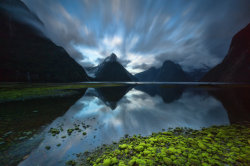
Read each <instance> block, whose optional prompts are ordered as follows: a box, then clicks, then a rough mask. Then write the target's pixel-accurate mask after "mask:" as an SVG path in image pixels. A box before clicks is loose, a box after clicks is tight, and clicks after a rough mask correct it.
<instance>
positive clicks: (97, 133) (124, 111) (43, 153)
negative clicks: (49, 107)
mask: <svg viewBox="0 0 250 166" xmlns="http://www.w3.org/2000/svg"><path fill="white" fill-rule="evenodd" d="M83 123H84V124H85V125H89V126H90V127H89V128H86V129H84V128H82V129H83V130H84V131H86V133H87V135H86V136H83V134H82V132H77V131H74V132H73V133H72V134H71V135H70V136H68V134H67V129H70V128H74V126H75V125H80V126H81V125H82V124H83ZM228 124H230V120H229V118H228V114H227V111H226V110H225V108H224V107H223V104H222V103H221V102H220V101H219V100H217V99H216V98H215V97H213V95H211V94H210V93H208V92H207V90H205V89H203V88H190V87H180V86H176V87H161V86H159V85H154V86H152V85H151V86H149V85H143V86H134V87H129V86H124V87H115V88H114V87H112V88H97V89H93V88H89V89H87V91H86V93H85V95H84V96H83V97H82V98H80V99H79V100H78V101H77V102H76V103H75V104H74V105H73V106H71V108H70V109H69V110H68V111H67V112H66V113H65V114H64V115H63V116H61V117H58V118H57V119H56V120H54V121H53V122H52V123H51V124H50V125H49V126H48V127H47V128H46V129H45V130H44V132H45V133H47V131H48V130H49V129H50V128H51V127H53V128H58V126H62V128H63V131H62V132H60V134H59V135H57V136H52V135H51V134H49V133H47V134H46V135H45V138H44V140H43V141H42V142H41V144H40V145H39V146H38V147H36V148H35V149H34V150H33V151H32V153H31V154H30V156H29V157H28V158H27V159H26V160H24V161H23V162H21V164H20V165H36V164H40V165H63V163H64V162H65V161H66V160H69V159H71V158H72V157H74V156H72V154H73V153H80V152H84V151H86V150H88V151H91V150H93V149H94V148H96V147H97V146H100V145H102V144H110V143H112V142H113V141H118V140H119V139H120V138H121V137H123V136H124V135H125V134H128V135H133V134H141V135H150V134H151V133H152V132H159V131H161V130H162V129H167V128H175V127H188V128H193V129H200V128H202V127H209V126H212V125H228ZM65 135H66V136H67V137H66V138H61V137H62V136H65ZM59 143H60V144H61V146H60V147H57V146H56V145H57V144H59ZM48 145H49V146H51V149H50V150H46V149H45V146H48Z"/></svg>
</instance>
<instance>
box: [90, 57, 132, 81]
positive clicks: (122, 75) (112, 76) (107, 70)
mask: <svg viewBox="0 0 250 166" xmlns="http://www.w3.org/2000/svg"><path fill="white" fill-rule="evenodd" d="M87 72H88V74H89V75H90V76H92V77H93V78H94V80H96V81H134V80H135V77H134V76H133V75H132V74H130V73H129V72H128V71H127V70H126V69H125V68H124V67H123V66H122V65H121V64H120V63H119V62H118V60H117V56H116V55H115V54H114V53H112V54H111V55H110V56H108V57H107V58H105V59H104V61H103V62H102V63H101V64H99V65H98V66H96V67H92V68H89V69H88V70H87Z"/></svg>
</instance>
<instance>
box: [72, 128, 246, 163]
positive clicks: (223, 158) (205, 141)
mask: <svg viewBox="0 0 250 166" xmlns="http://www.w3.org/2000/svg"><path fill="white" fill-rule="evenodd" d="M77 157H78V159H77V160H76V161H75V162H70V163H73V164H74V165H84V166H85V165H94V166H111V165H119V166H125V165H129V166H137V165H139V166H144V165H145V166H146V165H149V166H151V165H202V166H207V165H219V166H220V165H242V166H243V165H248V164H249V163H250V125H249V124H248V125H244V126H241V125H231V126H213V127H210V128H204V129H202V130H192V129H183V128H176V129H174V130H168V131H166V132H159V133H153V134H152V135H151V136H146V137H142V136H140V135H134V136H132V137H128V138H123V139H121V140H120V141H119V142H118V143H115V144H112V145H108V146H107V145H103V146H102V147H99V148H97V149H96V150H95V151H93V152H91V153H84V154H78V155H77ZM68 164H69V163H68Z"/></svg>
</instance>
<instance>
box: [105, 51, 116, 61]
mask: <svg viewBox="0 0 250 166" xmlns="http://www.w3.org/2000/svg"><path fill="white" fill-rule="evenodd" d="M104 62H117V56H116V55H115V54H114V53H112V54H111V55H110V56H108V57H107V58H105V59H104Z"/></svg>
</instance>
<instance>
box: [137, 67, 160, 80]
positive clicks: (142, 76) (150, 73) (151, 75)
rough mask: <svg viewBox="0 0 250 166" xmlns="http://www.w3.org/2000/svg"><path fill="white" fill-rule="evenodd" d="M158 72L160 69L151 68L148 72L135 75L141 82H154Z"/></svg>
mask: <svg viewBox="0 0 250 166" xmlns="http://www.w3.org/2000/svg"><path fill="white" fill-rule="evenodd" d="M158 71H159V69H156V68H155V67H151V68H149V69H148V70H145V71H143V72H140V73H137V74H135V77H136V78H137V79H138V80H139V81H146V82H150V81H154V80H155V76H156V75H155V73H158Z"/></svg>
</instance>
